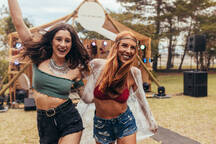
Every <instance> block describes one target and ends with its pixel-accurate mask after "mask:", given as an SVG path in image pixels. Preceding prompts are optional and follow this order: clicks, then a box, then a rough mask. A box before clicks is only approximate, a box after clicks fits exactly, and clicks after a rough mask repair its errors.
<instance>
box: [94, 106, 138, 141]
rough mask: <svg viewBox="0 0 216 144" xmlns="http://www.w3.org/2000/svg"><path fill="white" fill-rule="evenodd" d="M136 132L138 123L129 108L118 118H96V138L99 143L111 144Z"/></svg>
mask: <svg viewBox="0 0 216 144" xmlns="http://www.w3.org/2000/svg"><path fill="white" fill-rule="evenodd" d="M136 131H137V126H136V121H135V118H134V116H133V114H132V112H131V110H130V108H129V107H128V108H127V110H126V112H124V113H122V114H121V115H119V116H118V117H117V118H113V119H103V118H99V117H97V116H96V115H95V116H94V138H95V140H96V141H97V142H99V143H102V144H109V143H111V142H114V141H115V140H117V139H119V138H122V137H125V136H129V135H132V134H134V133H136Z"/></svg>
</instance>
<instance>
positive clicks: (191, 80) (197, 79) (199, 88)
mask: <svg viewBox="0 0 216 144" xmlns="http://www.w3.org/2000/svg"><path fill="white" fill-rule="evenodd" d="M207 79H208V74H207V72H204V71H187V72H184V95H190V96H194V97H203V96H207Z"/></svg>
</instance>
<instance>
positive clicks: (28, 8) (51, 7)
mask: <svg viewBox="0 0 216 144" xmlns="http://www.w3.org/2000/svg"><path fill="white" fill-rule="evenodd" d="M82 1H83V0H18V2H19V5H20V7H21V9H22V13H23V17H27V18H28V19H29V20H30V22H32V23H33V24H34V25H35V26H39V25H42V24H45V23H48V22H51V21H53V20H56V19H58V18H61V17H63V16H65V15H67V14H69V13H72V12H73V11H74V10H75V9H76V8H77V7H78V6H79V5H80V4H81V2H82ZM99 3H101V4H102V6H103V7H104V8H105V9H106V8H108V9H110V10H114V11H117V10H118V9H119V8H120V4H119V3H117V2H116V0H99ZM3 4H4V5H6V6H7V5H8V4H7V0H0V7H1V6H2V5H3Z"/></svg>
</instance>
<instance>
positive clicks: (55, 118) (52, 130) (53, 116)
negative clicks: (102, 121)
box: [37, 99, 84, 144]
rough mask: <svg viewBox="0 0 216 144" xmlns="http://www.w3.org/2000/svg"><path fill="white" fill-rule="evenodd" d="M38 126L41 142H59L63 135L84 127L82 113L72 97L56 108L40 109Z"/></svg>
mask: <svg viewBox="0 0 216 144" xmlns="http://www.w3.org/2000/svg"><path fill="white" fill-rule="evenodd" d="M37 127H38V133H39V137H40V144H58V141H59V139H60V138H61V137H63V136H65V135H68V134H72V133H75V132H79V131H82V130H83V129H84V128H83V123H82V119H81V117H80V114H79V113H78V111H77V109H76V108H75V105H74V104H73V103H72V102H71V100H70V99H69V100H68V101H66V102H65V103H63V104H61V105H60V106H58V107H56V108H54V109H49V110H47V111H45V110H39V109H38V110H37Z"/></svg>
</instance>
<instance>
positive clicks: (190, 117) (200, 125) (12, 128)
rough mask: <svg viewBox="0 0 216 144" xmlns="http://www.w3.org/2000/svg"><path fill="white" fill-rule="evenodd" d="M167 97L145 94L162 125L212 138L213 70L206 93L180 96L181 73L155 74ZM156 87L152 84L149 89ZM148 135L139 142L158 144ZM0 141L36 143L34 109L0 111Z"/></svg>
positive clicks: (204, 142)
mask: <svg viewBox="0 0 216 144" xmlns="http://www.w3.org/2000/svg"><path fill="white" fill-rule="evenodd" d="M157 78H158V79H159V81H160V83H161V85H163V86H165V88H166V93H167V94H168V95H170V96H171V98H168V99H156V98H148V101H149V104H150V106H151V109H152V112H153V114H154V116H155V118H156V120H157V122H158V124H159V125H160V126H162V127H165V128H169V129H171V130H172V131H175V132H177V133H179V134H181V135H183V136H186V137H189V138H191V139H194V140H196V141H198V142H200V143H201V144H214V143H215V142H216V136H215V132H216V92H215V89H216V87H215V84H216V74H208V96H207V97H200V98H197V97H191V96H184V95H183V94H182V93H183V74H182V73H179V74H169V75H165V74H157ZM156 90H157V87H156V86H155V85H154V84H153V85H152V91H153V92H156ZM159 143H160V142H156V141H154V140H153V139H151V138H148V139H146V140H144V141H143V142H139V144H159ZM0 144H38V134H37V128H36V112H35V111H33V112H25V111H24V110H23V109H9V110H8V111H7V112H5V113H0Z"/></svg>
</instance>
